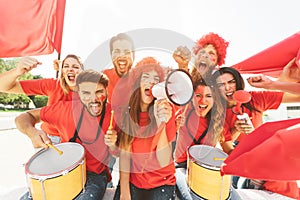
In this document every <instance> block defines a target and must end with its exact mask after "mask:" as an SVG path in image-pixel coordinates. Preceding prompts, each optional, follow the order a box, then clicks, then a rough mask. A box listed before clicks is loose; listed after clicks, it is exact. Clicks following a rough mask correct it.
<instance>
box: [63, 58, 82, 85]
mask: <svg viewBox="0 0 300 200" xmlns="http://www.w3.org/2000/svg"><path fill="white" fill-rule="evenodd" d="M81 71H82V68H81V65H80V63H79V62H78V60H76V59H75V58H72V57H69V58H66V59H65V60H64V62H63V66H62V77H63V79H64V80H65V82H66V83H67V85H68V86H69V87H70V89H72V90H73V89H74V88H75V86H76V77H77V75H78V74H79V73H80V72H81Z"/></svg>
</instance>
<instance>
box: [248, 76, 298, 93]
mask: <svg viewBox="0 0 300 200" xmlns="http://www.w3.org/2000/svg"><path fill="white" fill-rule="evenodd" d="M247 81H248V83H249V84H250V85H251V86H253V87H257V88H264V89H268V90H281V91H284V92H289V93H292V94H296V95H300V83H295V82H281V81H272V80H271V79H269V78H267V77H266V76H263V75H260V76H254V77H250V78H248V79H247Z"/></svg>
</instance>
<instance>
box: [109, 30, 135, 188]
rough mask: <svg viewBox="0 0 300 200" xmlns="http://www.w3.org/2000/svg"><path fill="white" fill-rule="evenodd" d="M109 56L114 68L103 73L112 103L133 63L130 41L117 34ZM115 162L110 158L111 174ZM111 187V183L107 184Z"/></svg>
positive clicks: (125, 35)
mask: <svg viewBox="0 0 300 200" xmlns="http://www.w3.org/2000/svg"><path fill="white" fill-rule="evenodd" d="M109 49H110V55H111V59H112V63H113V65H114V68H111V69H106V70H104V71H103V73H104V74H106V75H107V77H108V79H109V84H108V86H107V92H108V102H110V103H112V96H113V92H114V88H115V87H116V85H117V84H118V81H119V80H120V78H122V77H124V76H125V75H126V74H127V73H128V72H129V70H130V69H131V67H132V64H133V61H134V56H135V52H134V44H133V41H132V39H131V38H130V37H129V36H128V35H127V34H125V33H119V34H118V35H116V36H114V37H112V38H111V39H110V42H109ZM115 162H116V159H115V158H114V157H111V159H110V163H109V170H110V171H111V172H112V170H113V166H114V164H115ZM108 187H112V183H111V182H110V183H109V184H108Z"/></svg>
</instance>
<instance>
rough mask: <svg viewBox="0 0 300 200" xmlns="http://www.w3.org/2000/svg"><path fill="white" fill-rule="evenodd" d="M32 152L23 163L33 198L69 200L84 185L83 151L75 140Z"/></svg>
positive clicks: (36, 199) (84, 166)
mask: <svg viewBox="0 0 300 200" xmlns="http://www.w3.org/2000/svg"><path fill="white" fill-rule="evenodd" d="M55 147H57V148H58V149H59V150H61V151H62V152H63V154H61V155H60V154H58V153H57V152H56V151H55V150H53V149H52V148H48V149H43V150H40V151H39V152H37V153H36V154H34V155H33V156H32V157H31V158H30V159H29V161H28V162H27V163H26V165H25V173H26V177H27V183H28V187H29V189H30V193H31V195H32V198H33V199H34V200H39V199H43V200H45V199H47V200H52V199H53V200H56V199H60V200H63V199H64V200H70V199H73V198H74V197H76V196H77V195H78V194H79V193H80V192H81V191H82V189H83V188H84V185H85V181H86V163H85V157H84V155H85V151H84V148H83V146H82V145H80V144H78V143H72V142H66V143H60V144H57V145H55Z"/></svg>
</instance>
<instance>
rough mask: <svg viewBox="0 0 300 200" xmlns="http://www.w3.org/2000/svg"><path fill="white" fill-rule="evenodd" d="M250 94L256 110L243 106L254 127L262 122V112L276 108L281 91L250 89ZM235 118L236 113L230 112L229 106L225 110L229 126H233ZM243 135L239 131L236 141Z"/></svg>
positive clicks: (280, 99)
mask: <svg viewBox="0 0 300 200" xmlns="http://www.w3.org/2000/svg"><path fill="white" fill-rule="evenodd" d="M250 94H251V101H250V103H251V105H253V106H254V107H255V108H256V109H257V110H260V111H261V112H256V111H250V110H249V109H247V108H245V107H243V109H244V111H243V112H245V113H247V114H248V115H249V117H250V119H251V121H252V124H253V126H254V128H257V127H259V126H260V125H262V124H263V117H262V116H263V112H264V111H266V110H271V109H277V108H278V107H279V106H280V104H281V102H282V97H283V92H273V91H252V92H250ZM236 120H237V115H236V114H234V113H233V112H232V109H231V108H228V109H227V110H226V122H227V124H228V125H229V126H230V127H234V122H235V121H236ZM244 137H245V134H244V133H241V134H240V136H239V137H238V139H237V140H238V141H241V140H242V139H243V138H244Z"/></svg>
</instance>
